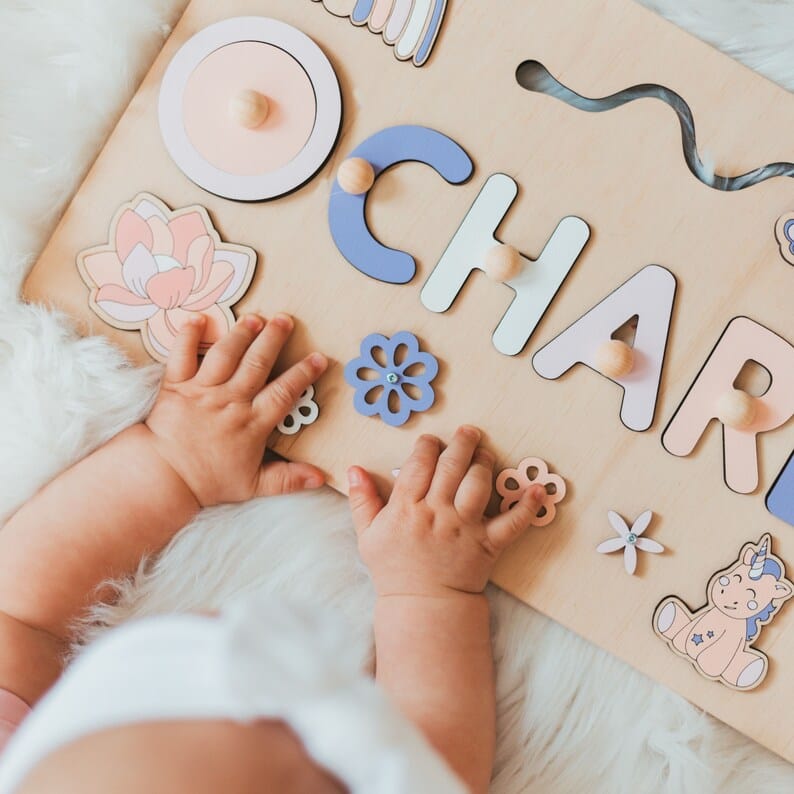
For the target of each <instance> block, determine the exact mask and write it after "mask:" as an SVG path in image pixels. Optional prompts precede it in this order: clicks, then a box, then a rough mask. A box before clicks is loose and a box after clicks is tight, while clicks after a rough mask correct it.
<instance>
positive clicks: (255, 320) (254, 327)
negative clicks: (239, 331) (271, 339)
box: [243, 314, 264, 332]
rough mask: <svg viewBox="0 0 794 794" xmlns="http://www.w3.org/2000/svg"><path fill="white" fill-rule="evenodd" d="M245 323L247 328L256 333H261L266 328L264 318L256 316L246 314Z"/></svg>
mask: <svg viewBox="0 0 794 794" xmlns="http://www.w3.org/2000/svg"><path fill="white" fill-rule="evenodd" d="M243 323H244V324H245V326H246V328H248V329H250V330H251V331H255V332H259V331H261V330H262V328H263V327H264V323H263V322H262V318H261V317H258V316H257V315H256V314H246V315H245V317H243Z"/></svg>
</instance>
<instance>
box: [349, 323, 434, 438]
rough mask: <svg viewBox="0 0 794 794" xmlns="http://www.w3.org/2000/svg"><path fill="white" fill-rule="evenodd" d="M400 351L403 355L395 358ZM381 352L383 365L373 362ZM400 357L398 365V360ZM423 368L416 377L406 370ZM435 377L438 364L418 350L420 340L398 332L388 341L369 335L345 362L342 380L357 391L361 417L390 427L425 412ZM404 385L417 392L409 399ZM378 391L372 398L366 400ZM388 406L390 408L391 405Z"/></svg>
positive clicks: (357, 407)
mask: <svg viewBox="0 0 794 794" xmlns="http://www.w3.org/2000/svg"><path fill="white" fill-rule="evenodd" d="M400 348H405V350H404V351H401V352H404V355H400V356H398V351H400ZM377 350H381V351H382V353H383V359H385V364H381V363H379V362H378V361H377V360H376V359H375V355H374V354H375V351H377ZM398 358H399V363H397V360H398ZM417 365H422V366H423V367H424V370H423V371H422V372H421V373H419V374H409V370H411V369H413V368H415V367H417ZM436 375H438V361H437V360H436V358H435V356H432V355H431V354H430V353H423V352H421V351H420V350H419V341H418V340H417V338H416V337H415V336H414V335H413V334H411V333H409V332H408V331H400V332H399V333H397V334H394V336H392V337H391V339H389V338H388V337H387V336H383V334H370V335H369V336H368V337H366V338H365V339H364V340H362V342H361V355H360V356H359V357H358V358H354V359H353V360H352V361H350V362H348V364H347V366H346V367H345V380H346V381H347V382H348V383H349V384H350V385H351V386H352V387H353V388H354V389H355V390H356V393H355V396H354V398H353V405H354V406H355V408H356V411H358V413H360V414H361V415H362V416H375V414H380V418H381V419H382V420H383V421H384V422H386V424H387V425H391V426H392V427H400V426H401V425H404V424H405V423H406V422H407V421H408V419H409V417H410V416H411V414H412V413H419V412H422V411H427V410H428V408H430V407H431V406H432V405H433V403H434V402H435V400H436V393H435V392H434V391H433V387H432V386H431V385H430V383H431V381H432V380H433V379H434V378H435V377H436ZM406 386H412V387H413V389H412V391H413V390H416V391H418V392H419V396H418V397H412V396H411V395H410V394H409V393H408V392H407V391H406V388H405V387H406ZM379 389H380V390H381V392H380V393H378V394H376V395H375V396H374V398H372V399H370V400H368V399H367V397H368V396H369V395H370V394H371V393H372V392H374V391H376V390H379ZM390 403H391V405H390Z"/></svg>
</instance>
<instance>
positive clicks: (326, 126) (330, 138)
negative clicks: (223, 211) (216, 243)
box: [158, 17, 342, 201]
mask: <svg viewBox="0 0 794 794" xmlns="http://www.w3.org/2000/svg"><path fill="white" fill-rule="evenodd" d="M247 90H253V91H256V92H258V93H260V94H262V95H263V96H265V97H266V98H267V100H268V108H269V112H268V115H267V118H266V119H265V120H264V122H263V123H262V124H261V125H260V126H259V127H256V128H255V129H250V128H248V127H245V126H244V125H243V124H241V123H240V122H239V121H237V120H235V119H234V118H233V117H232V115H231V114H230V112H229V103H230V100H232V98H233V97H235V96H237V95H238V94H239V93H240V92H242V91H247ZM158 111H159V118H160V131H161V133H162V136H163V141H164V142H165V146H166V148H167V149H168V152H169V154H170V155H171V157H172V158H173V160H174V162H175V163H176V164H177V165H178V166H179V168H180V169H181V170H182V172H183V173H184V174H185V175H186V176H187V177H188V178H189V179H191V180H192V181H193V182H195V183H196V184H197V185H199V186H200V187H203V188H204V189H205V190H208V191H209V192H211V193H215V194H216V195H219V196H223V197H224V198H229V199H234V200H236V201H264V200H267V199H271V198H276V197H278V196H283V195H284V194H286V193H289V192H291V191H292V190H295V189H296V188H298V187H300V186H301V185H303V184H304V183H305V182H307V181H308V180H309V179H311V178H312V177H313V176H314V175H315V174H316V173H317V171H319V170H320V168H322V166H323V165H324V163H325V161H326V160H327V159H328V156H329V155H330V154H331V152H332V151H333V149H334V146H335V145H336V140H337V137H338V135H339V128H340V125H341V122H342V94H341V91H340V88H339V80H338V79H337V76H336V72H335V71H334V68H333V66H332V65H331V63H330V61H329V60H328V58H327V57H326V56H325V54H324V53H323V51H322V50H321V49H320V48H319V47H318V46H317V45H316V44H315V43H314V41H312V40H311V39H310V38H309V37H308V36H307V35H306V34H305V33H302V32H301V31H300V30H298V29H297V28H294V27H292V26H291V25H287V24H286V23H284V22H280V21H279V20H276V19H269V18H267V17H235V18H232V19H226V20H223V21H222V22H217V23H215V24H214V25H210V26H209V27H207V28H204V30H201V31H199V32H198V33H197V34H196V35H195V36H193V38H191V39H189V40H188V41H186V42H185V43H184V44H183V45H182V47H181V48H180V49H179V51H178V52H177V53H176V55H175V56H174V58H173V60H172V61H171V63H170V64H169V65H168V69H167V70H166V73H165V75H164V76H163V82H162V85H161V86H160V100H159V106H158Z"/></svg>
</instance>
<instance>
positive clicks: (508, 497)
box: [496, 458, 567, 527]
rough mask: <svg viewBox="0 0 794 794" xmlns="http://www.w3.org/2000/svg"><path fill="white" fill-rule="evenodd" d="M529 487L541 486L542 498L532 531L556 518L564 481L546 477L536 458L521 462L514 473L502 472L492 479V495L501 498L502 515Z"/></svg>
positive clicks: (542, 462) (546, 470) (562, 495)
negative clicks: (494, 492)
mask: <svg viewBox="0 0 794 794" xmlns="http://www.w3.org/2000/svg"><path fill="white" fill-rule="evenodd" d="M532 485H542V486H543V487H544V489H545V490H546V497H545V499H544V500H543V506H542V507H541V509H540V510H539V511H538V515H537V516H536V517H535V518H533V520H532V521H531V522H530V523H531V524H532V526H533V527H545V526H546V525H547V524H551V522H552V521H554V518H555V516H556V515H557V504H558V503H559V502H561V501H562V500H563V499H564V498H565V492H566V490H567V489H566V485H565V480H563V478H562V477H560V476H559V475H558V474H550V473H549V467H548V465H547V464H546V462H545V461H543V460H541V459H540V458H524V460H522V461H521V463H519V464H518V466H517V467H516V468H515V469H504V470H503V471H501V472H500V473H499V476H498V477H497V478H496V492H497V493H498V494H499V496H501V497H502V503H501V505H499V510H500V511H501V512H502V513H506V512H507V511H508V510H509V509H510V508H511V507H513V505H515V504H516V502H518V500H519V499H520V498H521V494H522V493H524V491H526V490H527V488H529V487H530V486H532Z"/></svg>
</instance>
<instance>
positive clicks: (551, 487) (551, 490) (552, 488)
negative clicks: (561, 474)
mask: <svg viewBox="0 0 794 794" xmlns="http://www.w3.org/2000/svg"><path fill="white" fill-rule="evenodd" d="M546 493H547V494H548V495H549V496H554V494H556V493H557V486H556V485H555V484H554V483H553V482H547V483H546Z"/></svg>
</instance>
